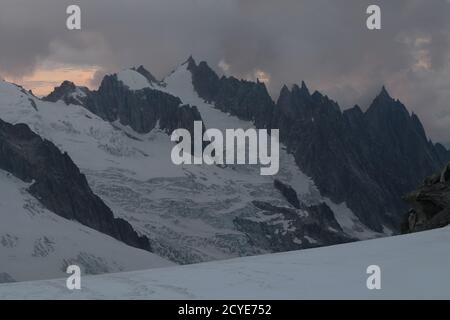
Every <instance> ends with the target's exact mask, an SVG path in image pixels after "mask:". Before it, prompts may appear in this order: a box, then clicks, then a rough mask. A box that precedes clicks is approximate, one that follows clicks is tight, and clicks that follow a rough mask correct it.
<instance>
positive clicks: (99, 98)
mask: <svg viewBox="0 0 450 320" xmlns="http://www.w3.org/2000/svg"><path fill="white" fill-rule="evenodd" d="M135 71H137V72H139V73H141V74H143V75H144V76H145V77H147V79H149V81H152V82H155V81H157V80H156V79H155V78H154V77H153V76H152V75H151V74H150V73H149V72H148V71H147V70H145V69H144V68H143V67H139V68H138V69H136V70H135ZM78 89H79V87H78ZM76 90H77V87H76V86H75V85H74V84H73V83H71V82H67V81H66V82H64V83H63V84H62V85H61V86H60V87H58V88H56V89H55V91H54V92H52V93H51V94H50V95H49V96H47V97H46V98H44V100H46V101H51V102H56V101H59V100H63V101H64V102H66V103H67V104H69V103H72V104H78V105H81V106H83V107H85V108H87V109H88V110H90V111H91V112H93V113H95V114H96V115H98V116H99V117H101V118H103V119H104V120H106V121H109V122H114V121H119V122H120V123H121V124H122V125H124V126H130V127H131V128H132V129H134V130H135V131H136V132H138V133H148V132H150V131H151V130H152V129H154V128H156V127H157V126H158V127H159V128H160V129H162V130H164V131H165V132H167V133H168V134H171V133H172V131H173V130H175V129H179V128H183V129H187V130H189V131H190V132H191V134H193V127H194V121H202V118H201V116H200V113H199V112H198V109H197V108H196V107H195V106H189V105H182V103H181V100H180V99H179V98H177V97H174V96H172V95H170V94H167V93H164V92H162V91H159V90H153V89H150V88H145V89H142V90H138V91H132V90H129V88H128V87H126V86H125V85H123V83H122V82H121V81H119V80H118V79H117V75H108V76H105V78H104V79H103V81H102V84H101V86H100V88H99V90H98V91H89V90H88V89H86V90H84V91H83V93H84V94H83V97H77V98H74V92H76Z"/></svg>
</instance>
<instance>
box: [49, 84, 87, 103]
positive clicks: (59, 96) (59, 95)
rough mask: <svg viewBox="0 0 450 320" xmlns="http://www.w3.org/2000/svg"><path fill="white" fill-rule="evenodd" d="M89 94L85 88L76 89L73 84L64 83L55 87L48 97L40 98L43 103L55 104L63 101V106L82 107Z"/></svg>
mask: <svg viewBox="0 0 450 320" xmlns="http://www.w3.org/2000/svg"><path fill="white" fill-rule="evenodd" d="M89 94H90V91H89V89H88V88H86V87H78V86H76V85H75V84H74V83H73V82H70V81H64V82H63V83H62V84H61V85H60V86H59V87H56V88H55V89H54V90H53V92H51V93H50V94H49V95H48V96H46V97H44V98H42V100H44V101H48V102H56V101H64V103H65V104H67V105H69V104H74V105H80V106H81V105H83V103H84V100H85V99H86V98H87V96H88V95H89Z"/></svg>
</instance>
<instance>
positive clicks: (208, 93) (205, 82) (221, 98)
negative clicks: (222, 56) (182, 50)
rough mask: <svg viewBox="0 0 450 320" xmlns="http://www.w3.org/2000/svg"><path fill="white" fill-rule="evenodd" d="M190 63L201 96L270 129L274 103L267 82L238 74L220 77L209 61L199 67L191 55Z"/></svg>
mask: <svg viewBox="0 0 450 320" xmlns="http://www.w3.org/2000/svg"><path fill="white" fill-rule="evenodd" d="M188 63H189V64H188V70H189V71H190V72H191V73H192V81H193V85H194V88H195V90H196V91H197V93H198V94H199V96H200V97H201V98H203V99H204V100H205V101H207V102H214V104H215V106H216V107H217V108H218V109H220V110H221V111H223V112H227V113H230V114H232V115H235V116H237V117H239V118H241V119H243V120H247V121H253V122H254V123H255V125H256V126H257V127H258V128H266V127H267V128H268V124H269V123H270V118H271V114H272V111H273V108H274V103H273V101H272V99H271V98H270V95H269V93H268V91H267V88H266V86H265V84H264V83H261V82H259V81H258V82H251V81H245V80H238V79H236V78H234V77H229V78H227V77H222V78H220V79H219V77H218V76H217V75H216V73H215V72H214V71H213V70H211V68H210V67H209V66H208V65H207V64H206V62H201V63H200V64H199V65H198V66H197V65H196V63H195V61H194V60H193V59H192V58H190V59H189V60H188Z"/></svg>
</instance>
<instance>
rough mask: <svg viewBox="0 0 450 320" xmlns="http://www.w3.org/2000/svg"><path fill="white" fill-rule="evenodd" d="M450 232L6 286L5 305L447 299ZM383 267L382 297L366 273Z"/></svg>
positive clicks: (2, 290) (2, 291)
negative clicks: (78, 281) (76, 283)
mask: <svg viewBox="0 0 450 320" xmlns="http://www.w3.org/2000/svg"><path fill="white" fill-rule="evenodd" d="M449 248H450V228H444V229H439V230H433V231H429V232H423V233H417V234H412V235H406V236H398V237H391V238H383V239H376V240H370V241H363V242H357V243H351V244H345V245H339V246H333V247H327V248H320V249H311V250H303V251H296V252H290V253H282V254H270V255H265V256H258V257H247V258H239V259H233V260H227V261H220V262H210V263H203V264H197V265H189V266H177V267H167V268H161V269H153V270H148V271H139V272H130V273H121V274H109V275H102V276H89V277H84V278H82V290H80V291H76V292H75V291H69V290H68V289H66V287H65V279H61V280H48V281H38V282H28V283H27V282H25V283H17V284H5V285H0V298H2V299H17V298H20V299H22V298H24V299H119V298H123V299H315V298H323V299H348V298H354V299H416V298H417V299H432V298H436V299H444V298H445V299H448V298H450V277H449V269H448V266H449V265H450V255H449ZM374 264H376V265H379V266H380V268H381V287H382V288H381V290H372V291H371V290H368V289H367V287H366V280H367V277H368V275H367V274H366V269H367V267H368V266H369V265H374Z"/></svg>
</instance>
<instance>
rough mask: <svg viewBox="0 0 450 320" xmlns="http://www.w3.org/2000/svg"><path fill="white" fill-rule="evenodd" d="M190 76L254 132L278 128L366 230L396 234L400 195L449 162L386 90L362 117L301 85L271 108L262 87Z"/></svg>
mask: <svg viewBox="0 0 450 320" xmlns="http://www.w3.org/2000/svg"><path fill="white" fill-rule="evenodd" d="M189 70H190V71H191V72H192V75H193V85H194V88H195V90H196V91H197V93H198V94H199V96H200V97H202V98H203V99H205V100H206V101H209V102H212V103H214V104H215V106H216V108H218V109H220V110H222V111H225V112H229V113H231V114H233V115H235V116H238V117H239V118H241V119H243V120H250V121H253V122H254V123H255V125H256V127H258V128H273V129H275V128H278V129H279V130H280V139H281V141H282V142H283V143H284V144H285V145H286V146H287V149H288V152H290V153H292V154H293V155H294V157H295V159H296V162H297V164H298V165H299V167H300V169H301V170H302V171H304V172H305V173H306V174H307V175H308V176H310V177H312V178H313V180H314V181H315V183H316V185H317V186H318V188H319V189H320V191H321V193H322V194H323V195H325V196H327V197H329V198H331V199H332V200H333V201H334V202H337V203H341V202H344V201H345V202H346V203H347V205H348V206H349V208H350V209H352V211H353V212H354V213H355V214H356V215H357V216H358V217H359V219H360V220H361V221H362V222H363V223H364V224H366V225H367V226H368V227H370V228H372V229H373V230H375V231H379V232H381V231H383V226H388V227H390V228H392V229H393V230H394V231H400V225H401V221H402V220H403V212H404V211H405V204H404V203H403V201H402V200H401V198H402V196H403V195H404V194H405V193H407V192H409V191H411V190H413V188H414V187H415V186H416V185H417V184H418V183H419V182H420V181H421V180H422V179H423V178H425V177H426V176H427V175H429V174H431V173H433V172H435V171H436V170H438V169H439V168H441V167H442V166H443V165H444V163H447V161H448V160H449V159H450V152H449V151H448V150H446V149H445V148H444V147H443V146H442V145H439V144H437V145H434V144H433V143H431V142H430V141H429V140H428V139H427V137H426V135H425V130H424V129H423V126H422V124H421V123H420V120H419V119H418V117H417V116H416V115H414V114H412V115H410V114H409V113H408V111H407V110H406V108H405V107H404V106H403V104H401V102H399V101H398V100H394V99H392V98H391V97H390V96H389V94H388V92H387V91H386V89H385V88H383V89H382V91H381V93H380V94H379V95H378V97H377V98H376V99H375V100H374V101H373V103H372V104H371V106H370V107H369V109H368V110H367V111H366V112H363V111H362V110H361V108H359V107H358V106H355V107H354V108H352V109H349V110H346V111H344V112H342V111H341V110H340V107H339V105H338V104H337V103H336V102H334V101H332V100H330V99H329V98H328V97H327V96H323V95H322V94H320V93H319V92H317V91H316V92H314V93H313V94H311V93H310V92H309V90H308V88H307V87H306V85H305V83H302V85H301V86H297V85H294V86H293V87H292V89H291V90H290V89H289V88H287V87H286V86H284V87H283V88H282V90H281V93H280V96H279V99H278V101H277V103H276V105H275V104H274V103H273V102H272V100H271V98H270V96H269V94H268V93H267V90H266V89H265V87H264V85H263V84H261V83H251V82H248V81H239V80H237V79H235V78H225V77H223V78H222V79H219V78H218V77H217V75H216V76H214V75H215V73H214V71H213V70H211V69H210V68H209V67H208V66H207V65H206V63H200V64H199V65H198V66H197V65H196V64H195V62H194V61H193V60H192V59H191V60H190V62H189Z"/></svg>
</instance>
